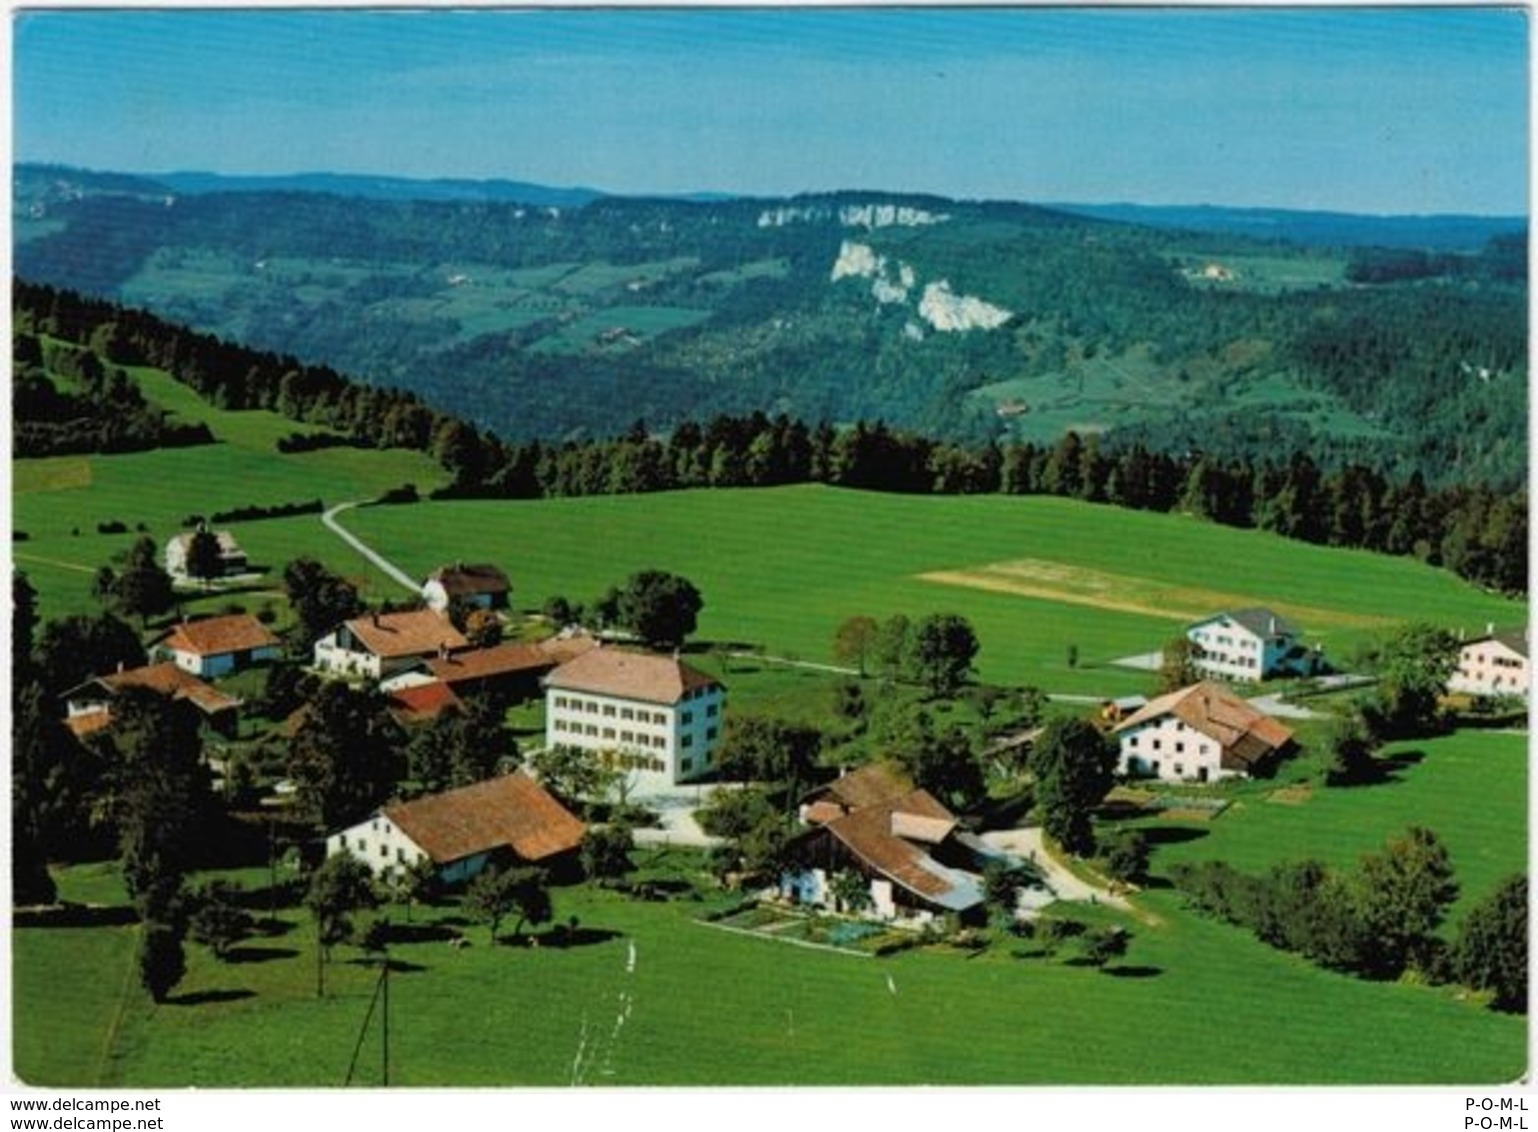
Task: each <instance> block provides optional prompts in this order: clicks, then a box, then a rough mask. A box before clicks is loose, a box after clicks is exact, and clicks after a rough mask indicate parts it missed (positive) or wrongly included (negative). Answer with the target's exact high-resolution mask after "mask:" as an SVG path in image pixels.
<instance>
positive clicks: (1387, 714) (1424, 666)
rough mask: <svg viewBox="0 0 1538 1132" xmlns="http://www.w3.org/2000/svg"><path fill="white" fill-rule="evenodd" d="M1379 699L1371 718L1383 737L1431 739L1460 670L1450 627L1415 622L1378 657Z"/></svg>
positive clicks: (1440, 723) (1383, 646)
mask: <svg viewBox="0 0 1538 1132" xmlns="http://www.w3.org/2000/svg"><path fill="white" fill-rule="evenodd" d="M1377 666H1378V698H1377V701H1376V703H1374V704H1372V705H1370V707H1369V712H1368V717H1369V722H1370V723H1371V724H1372V726H1373V729H1374V730H1375V731H1376V732H1377V734H1378V735H1379V736H1381V737H1382V738H1387V739H1393V738H1409V737H1412V736H1419V735H1428V734H1432V733H1434V732H1436V731H1438V730H1439V729H1440V728H1441V725H1442V718H1441V697H1442V695H1443V693H1444V692H1446V690H1447V680H1448V677H1450V676H1451V675H1452V674H1453V672H1454V671H1455V670H1456V669H1457V667H1458V640H1457V638H1456V637H1454V636H1453V635H1452V634H1451V633H1450V632H1448V631H1447V630H1446V629H1439V628H1437V627H1436V626H1434V625H1428V624H1426V623H1424V622H1415V623H1413V624H1410V625H1406V626H1404V627H1403V628H1401V629H1399V630H1398V631H1397V632H1395V633H1394V634H1393V635H1392V636H1390V637H1389V638H1388V639H1387V640H1386V641H1384V642H1383V645H1382V648H1381V649H1380V650H1379V653H1378V664H1377Z"/></svg>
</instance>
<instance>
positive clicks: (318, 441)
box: [273, 432, 369, 455]
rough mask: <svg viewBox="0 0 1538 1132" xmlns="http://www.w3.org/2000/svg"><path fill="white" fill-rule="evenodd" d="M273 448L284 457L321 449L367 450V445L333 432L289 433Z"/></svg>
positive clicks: (355, 438) (278, 440) (275, 443)
mask: <svg viewBox="0 0 1538 1132" xmlns="http://www.w3.org/2000/svg"><path fill="white" fill-rule="evenodd" d="M273 447H274V448H276V449H277V450H278V451H279V452H281V453H283V454H284V455H289V454H291V453H294V452H318V451H320V450H321V449H322V448H367V447H369V446H368V445H367V444H364V443H363V442H362V441H360V440H358V438H357V437H354V436H342V435H340V434H339V433H335V432H291V433H289V434H288V435H287V436H280V437H278V439H277V440H276V441H274V442H273Z"/></svg>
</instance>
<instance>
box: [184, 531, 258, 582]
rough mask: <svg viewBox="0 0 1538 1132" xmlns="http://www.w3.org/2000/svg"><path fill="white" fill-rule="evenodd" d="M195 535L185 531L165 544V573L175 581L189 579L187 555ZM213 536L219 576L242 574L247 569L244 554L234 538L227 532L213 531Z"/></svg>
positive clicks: (192, 532)
mask: <svg viewBox="0 0 1538 1132" xmlns="http://www.w3.org/2000/svg"><path fill="white" fill-rule="evenodd" d="M196 534H197V532H195V531H187V532H186V533H184V534H179V535H177V536H175V537H174V538H173V539H171V541H170V542H168V543H166V573H167V574H170V575H171V577H172V578H173V579H175V580H177V581H186V580H187V579H188V578H189V577H190V575H189V574H188V573H187V555H188V553H189V552H190V551H191V549H192V540H193V538H194V536H195V535H196ZM213 536H214V538H215V539H216V540H217V541H218V543H219V576H220V577H226V578H227V577H229V576H230V575H232V574H244V573H245V572H246V568H247V564H246V552H245V551H244V550H242V549H241V548H240V543H238V542H236V541H235V536H234V535H232V534H230V532H229V531H214V532H213Z"/></svg>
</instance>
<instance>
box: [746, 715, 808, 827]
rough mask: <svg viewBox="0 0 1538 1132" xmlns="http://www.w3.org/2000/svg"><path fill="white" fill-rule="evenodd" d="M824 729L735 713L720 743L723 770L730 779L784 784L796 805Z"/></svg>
mask: <svg viewBox="0 0 1538 1132" xmlns="http://www.w3.org/2000/svg"><path fill="white" fill-rule="evenodd" d="M822 738H823V736H822V732H821V731H819V730H818V729H817V728H815V727H808V726H806V725H805V724H799V723H789V722H787V721H785V720H781V719H771V718H769V717H767V716H759V715H746V716H733V717H732V718H730V719H728V720H727V722H726V733H725V736H724V739H723V742H722V744H721V773H722V774H724V775H726V776H727V777H729V778H744V779H755V780H757V781H760V782H774V783H782V784H784V787H785V791H786V796H787V799H788V801H789V802H790V804H792V805H794V803H795V799H796V797H797V796H798V795H799V793H800V788H801V787H802V786H804V785H806V784H807V782H808V781H809V780H810V778H811V775H812V770H813V768H814V767H816V765H817V756H818V754H819V753H820V752H821V750H822Z"/></svg>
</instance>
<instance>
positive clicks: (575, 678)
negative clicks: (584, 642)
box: [545, 647, 726, 785]
mask: <svg viewBox="0 0 1538 1132" xmlns="http://www.w3.org/2000/svg"><path fill="white" fill-rule="evenodd" d="M725 710H726V689H725V688H724V687H723V686H722V685H721V683H720V681H718V680H716V679H715V678H714V677H711V676H707V675H706V674H705V673H703V672H700V671H698V670H696V669H694V668H691V667H690V666H689V665H687V664H685V663H683V662H682V661H680V660H679V659H678V658H677V657H665V656H650V655H647V654H644V653H635V652H626V651H624V650H621V649H614V648H603V647H599V648H593V649H590V650H589V651H587V652H585V653H583V654H582V655H581V656H578V657H576V658H575V659H572V660H569V661H567V662H566V663H565V664H563V665H561V666H560V667H559V668H557V669H556V670H555V671H554V672H552V673H551V674H550V675H549V676H547V677H546V678H545V743H546V744H547V745H548V746H551V747H555V746H565V747H577V748H579V749H581V750H586V751H594V752H605V753H612V754H613V755H614V756H615V757H616V759H617V762H618V765H620V766H621V767H623V768H624V769H627V770H632V771H635V772H638V774H639V775H640V777H641V780H642V781H643V782H650V783H654V784H669V785H672V784H678V783H683V782H690V781H694V780H696V779H699V778H702V777H704V776H705V775H707V774H709V773H710V771H711V770H712V769H714V766H715V756H716V749H717V748H718V747H719V746H720V742H721V727H722V716H723V713H724V712H725Z"/></svg>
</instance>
